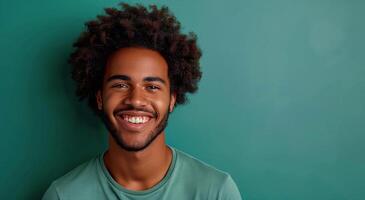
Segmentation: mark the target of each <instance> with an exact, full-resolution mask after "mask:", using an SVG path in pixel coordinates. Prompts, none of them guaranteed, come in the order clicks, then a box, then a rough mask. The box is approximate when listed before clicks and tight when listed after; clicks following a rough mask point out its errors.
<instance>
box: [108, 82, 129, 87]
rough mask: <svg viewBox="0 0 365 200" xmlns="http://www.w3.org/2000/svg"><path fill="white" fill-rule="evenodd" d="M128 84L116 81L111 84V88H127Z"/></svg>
mask: <svg viewBox="0 0 365 200" xmlns="http://www.w3.org/2000/svg"><path fill="white" fill-rule="evenodd" d="M128 87H129V86H128V84H125V83H117V84H114V85H112V88H128Z"/></svg>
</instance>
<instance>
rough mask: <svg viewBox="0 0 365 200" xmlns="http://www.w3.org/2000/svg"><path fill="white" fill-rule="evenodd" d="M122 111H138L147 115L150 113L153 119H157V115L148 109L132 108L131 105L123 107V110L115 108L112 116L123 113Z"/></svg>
mask: <svg viewBox="0 0 365 200" xmlns="http://www.w3.org/2000/svg"><path fill="white" fill-rule="evenodd" d="M124 111H140V112H147V113H151V114H152V115H153V117H157V113H156V112H154V111H151V110H149V109H146V108H142V107H140V108H139V107H134V106H132V105H129V106H127V107H123V108H116V109H115V110H114V112H113V114H114V115H117V114H118V113H120V112H124Z"/></svg>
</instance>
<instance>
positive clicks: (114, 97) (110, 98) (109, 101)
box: [103, 93, 121, 113]
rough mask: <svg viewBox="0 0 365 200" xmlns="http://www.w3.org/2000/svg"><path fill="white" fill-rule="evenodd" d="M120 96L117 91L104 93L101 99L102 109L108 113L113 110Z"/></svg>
mask: <svg viewBox="0 0 365 200" xmlns="http://www.w3.org/2000/svg"><path fill="white" fill-rule="evenodd" d="M120 98H121V97H120V95H118V94H117V93H110V94H106V95H105V96H104V99H103V103H104V105H103V106H104V110H105V111H107V112H108V113H110V112H113V110H114V109H115V107H117V106H118V104H119V100H120Z"/></svg>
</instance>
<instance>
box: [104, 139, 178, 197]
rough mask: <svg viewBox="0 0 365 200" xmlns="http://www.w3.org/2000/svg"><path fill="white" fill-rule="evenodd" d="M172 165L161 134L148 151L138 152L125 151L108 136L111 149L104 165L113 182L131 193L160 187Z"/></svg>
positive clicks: (169, 150)
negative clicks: (159, 184)
mask: <svg viewBox="0 0 365 200" xmlns="http://www.w3.org/2000/svg"><path fill="white" fill-rule="evenodd" d="M171 161H172V152H171V149H170V148H169V147H167V145H166V144H165V134H164V133H161V134H160V135H159V136H157V137H156V139H155V140H154V141H153V142H152V143H151V144H150V145H149V146H148V147H146V148H145V149H143V150H141V151H137V152H131V151H126V150H124V149H122V148H121V147H120V146H119V145H118V144H117V143H116V142H115V140H114V139H113V137H112V136H111V135H110V134H109V149H108V151H107V152H106V154H105V156H104V163H105V166H106V168H107V169H108V171H109V173H110V174H111V176H112V177H113V178H114V180H115V181H116V182H117V183H119V184H120V185H122V186H123V187H124V188H126V189H129V190H146V189H148V188H151V187H153V186H154V185H156V184H157V183H159V182H160V181H161V180H162V179H163V177H164V176H165V175H166V173H167V171H168V169H169V166H170V164H171Z"/></svg>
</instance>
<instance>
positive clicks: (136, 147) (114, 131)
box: [101, 110, 169, 152]
mask: <svg viewBox="0 0 365 200" xmlns="http://www.w3.org/2000/svg"><path fill="white" fill-rule="evenodd" d="M101 118H102V121H103V123H104V125H105V126H106V128H107V130H108V131H109V133H110V134H111V136H112V137H113V139H114V140H115V142H116V143H117V144H118V146H119V147H120V148H122V149H124V150H126V151H130V152H137V151H142V150H143V149H145V148H147V147H148V146H149V145H150V144H151V143H152V142H153V141H154V140H155V139H156V138H157V136H159V135H160V134H161V133H162V132H163V131H164V130H165V128H166V126H167V122H168V118H169V110H167V112H166V114H165V116H163V119H162V120H161V121H160V122H159V123H158V125H157V126H156V127H155V129H153V130H152V131H151V133H149V134H148V137H147V139H146V140H145V141H144V142H143V143H139V144H128V143H127V142H126V141H124V139H123V137H122V134H123V133H120V131H119V130H118V128H117V127H116V125H114V124H113V122H112V120H111V119H110V118H109V117H108V115H107V114H106V113H105V112H103V113H102V117H101Z"/></svg>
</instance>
